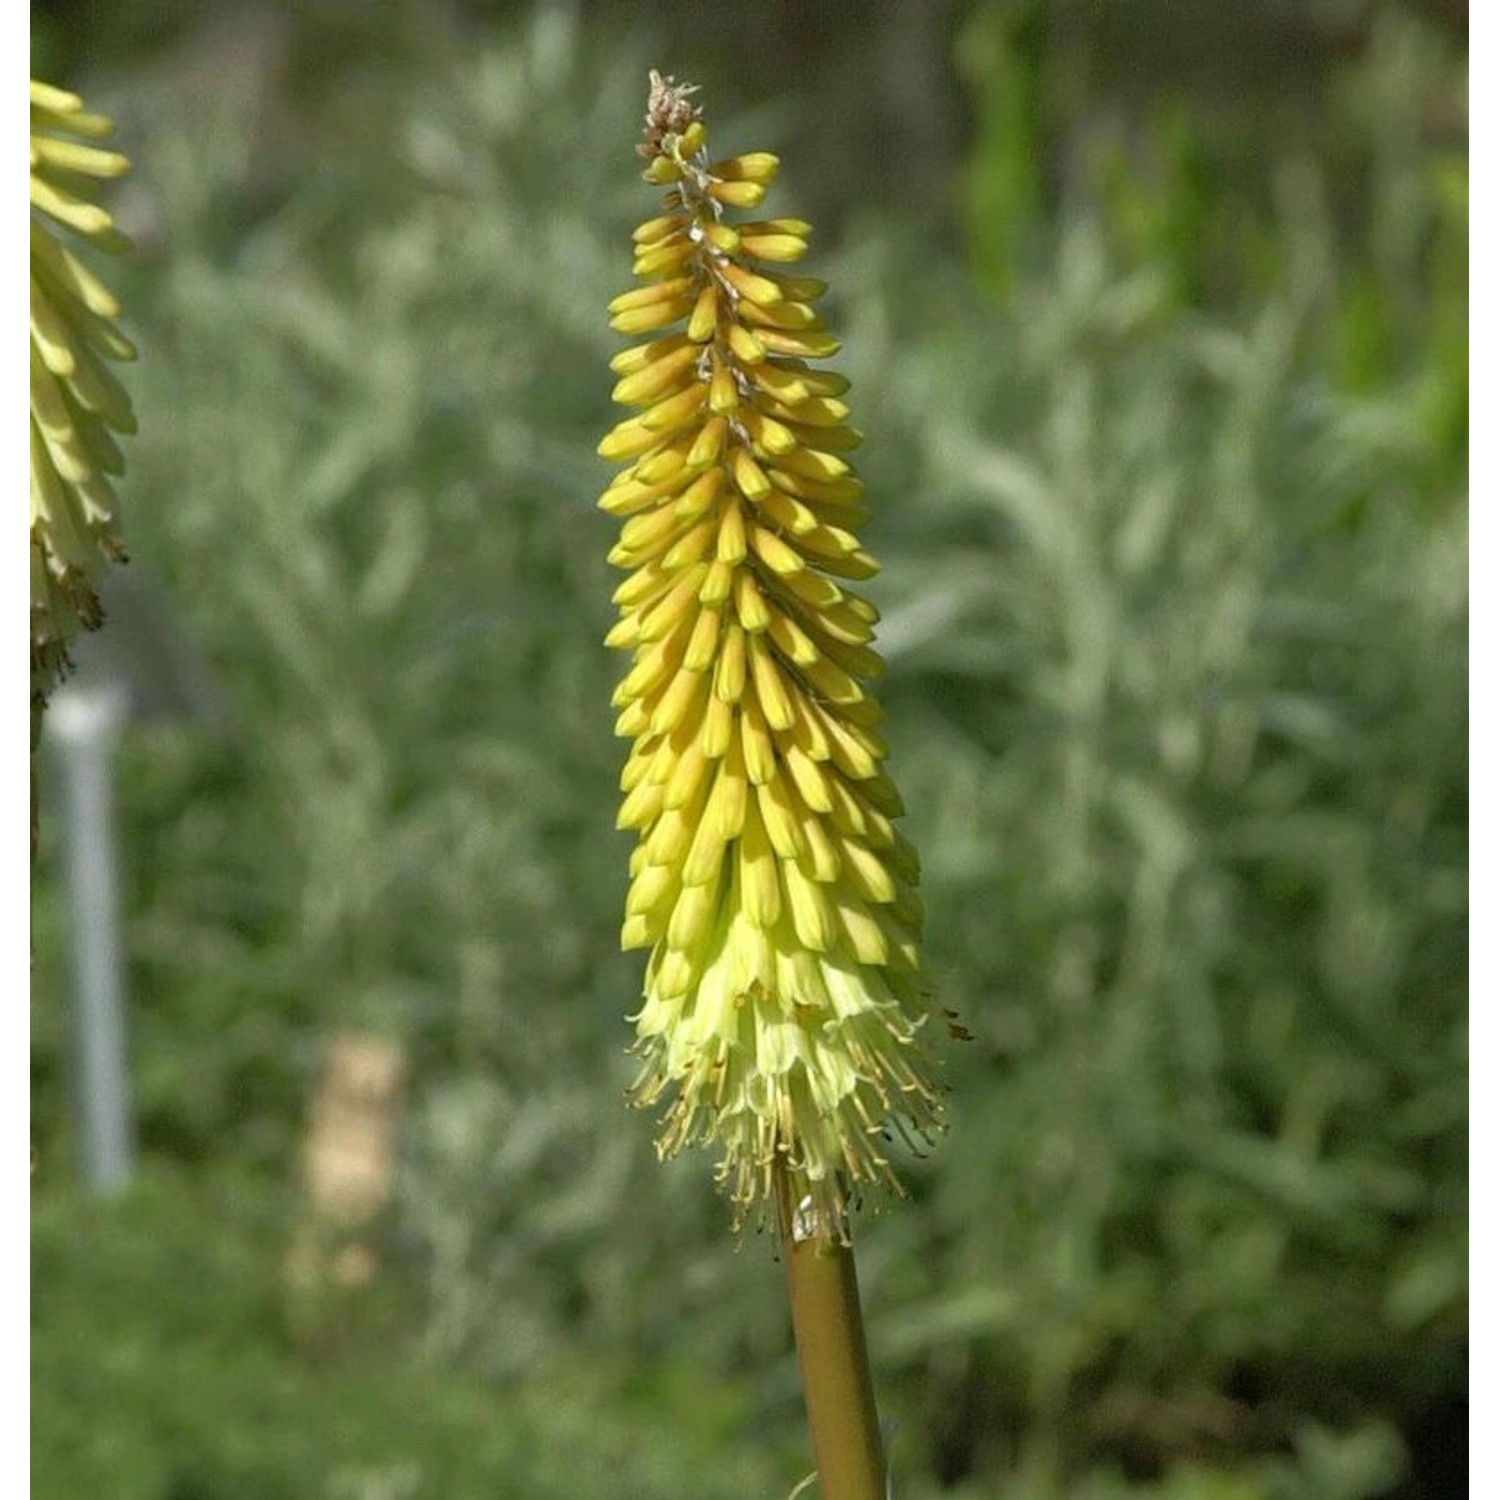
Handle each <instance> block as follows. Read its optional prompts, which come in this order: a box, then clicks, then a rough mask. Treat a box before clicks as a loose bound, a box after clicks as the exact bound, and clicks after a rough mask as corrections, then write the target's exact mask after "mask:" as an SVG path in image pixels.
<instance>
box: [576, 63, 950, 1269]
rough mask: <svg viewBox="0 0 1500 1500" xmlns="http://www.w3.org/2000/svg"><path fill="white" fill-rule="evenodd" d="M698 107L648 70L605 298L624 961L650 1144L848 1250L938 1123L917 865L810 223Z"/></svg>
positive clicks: (871, 564) (860, 492)
mask: <svg viewBox="0 0 1500 1500" xmlns="http://www.w3.org/2000/svg"><path fill="white" fill-rule="evenodd" d="M693 92H694V91H693V90H692V89H691V88H689V87H685V86H682V85H678V84H675V83H674V82H672V81H671V80H670V79H663V78H661V77H660V76H659V75H657V74H654V73H653V74H652V77H651V93H650V98H649V102H648V109H647V115H646V131H645V138H644V140H643V142H642V144H641V147H640V150H641V154H642V155H643V156H644V157H645V159H646V168H645V173H644V175H645V177H646V179H647V181H649V182H652V183H655V184H658V185H660V186H661V187H663V188H664V189H665V190H666V192H665V198H664V201H663V202H662V204H661V212H660V213H658V214H656V215H655V216H653V217H651V218H649V219H647V220H646V222H645V223H643V224H642V225H641V226H640V227H639V228H638V229H637V230H636V231H635V236H634V241H635V273H636V276H637V278H638V280H639V281H640V283H641V284H640V285H638V286H637V287H636V288H634V289H633V290H631V291H628V292H624V293H622V294H621V295H620V296H619V297H616V298H615V300H614V301H613V302H612V303H611V304H610V312H611V314H612V324H613V326H614V327H615V328H616V329H617V330H618V331H619V332H621V333H623V334H627V335H632V336H637V337H640V338H642V340H643V341H642V342H639V343H637V344H635V345H634V346H633V347H631V348H629V349H627V350H625V351H624V352H623V353H621V354H619V355H617V356H616V357H615V359H614V361H613V368H614V370H615V372H616V374H617V375H618V376H619V382H618V384H617V385H616V386H615V389H614V397H615V399H616V400H617V401H618V402H620V403H621V404H622V405H625V406H627V407H631V408H633V409H634V414H633V415H631V416H630V417H628V418H627V419H626V420H624V421H623V422H621V423H620V424H619V425H618V426H617V427H615V429H614V430H613V431H612V432H611V433H610V434H609V435H608V436H607V437H606V438H605V439H604V441H603V442H602V443H601V444H600V445H599V451H600V453H601V454H602V455H603V456H604V457H606V458H609V459H612V460H617V461H619V462H621V463H622V465H623V467H622V468H621V470H620V472H619V473H618V474H617V476H616V477H615V479H614V481H613V482H612V483H611V484H610V486H609V488H608V489H607V490H606V491H605V493H604V495H603V496H602V498H601V499H600V502H599V503H600V505H601V507H602V508H603V509H604V510H606V511H608V512H609V513H610V514H612V515H614V516H617V517H619V518H620V519H621V520H622V521H623V523H624V524H623V527H622V530H621V533H620V538H619V542H618V544H617V545H616V547H615V548H614V550H613V552H612V553H611V554H610V560H611V562H613V563H615V564H616V565H617V566H619V567H621V568H623V569H625V570H627V572H628V574H629V577H628V578H627V579H626V581H625V582H624V583H623V584H622V585H621V586H620V588H619V589H618V590H617V591H616V594H615V601H616V603H617V604H618V605H619V609H620V619H619V623H618V624H617V625H616V626H615V628H614V630H612V631H611V632H610V635H609V638H608V640H609V644H610V645H612V646H616V647H619V648H621V649H623V650H627V651H629V652H631V654H632V661H631V666H630V670H629V671H628V672H627V674H626V676H625V678H624V680H623V681H622V682H621V683H620V686H619V688H618V690H617V691H616V694H615V704H616V707H617V708H618V709H619V710H620V717H619V720H618V724H617V731H618V733H620V734H621V735H623V736H626V737H628V738H629V739H631V740H632V741H633V746H632V749H631V753H630V756H629V758H628V760H627V762H626V765H625V770H624V773H623V775H622V777H621V787H622V790H623V792H624V794H625V797H624V803H623V805H622V807H621V810H620V817H619V824H620V826H621V827H623V828H628V829H631V830H633V831H634V832H635V833H636V835H637V844H636V848H635V853H634V855H633V857H632V859H631V866H630V869H631V877H632V879H631V886H630V893H629V896H628V898H627V904H626V918H625V925H624V930H623V933H622V942H623V944H624V946H625V947H626V948H645V949H649V950H650V957H649V960H648V963H647V970H646V982H645V995H644V1001H643V1004H642V1007H641V1010H640V1011H639V1013H638V1015H637V1016H636V1029H637V1033H638V1043H637V1051H638V1052H639V1054H640V1056H641V1058H642V1062H643V1068H642V1072H641V1076H640V1078H639V1080H638V1081H637V1084H636V1086H635V1090H634V1098H635V1100H636V1102H638V1103H641V1104H645V1105H652V1104H656V1103H658V1102H662V1103H664V1104H665V1106H666V1114H665V1119H664V1130H663V1134H662V1136H661V1139H660V1142H659V1145H660V1150H661V1152H662V1154H663V1155H669V1154H671V1153H674V1152H675V1151H677V1150H678V1149H679V1148H680V1147H682V1146H684V1145H689V1144H693V1143H707V1144H712V1145H715V1146H717V1147H718V1149H719V1151H720V1153H721V1162H720V1175H721V1178H723V1179H725V1180H727V1182H728V1183H729V1185H730V1187H731V1190H732V1193H733V1197H734V1199H735V1202H736V1204H737V1206H738V1208H739V1209H740V1210H741V1211H742V1212H743V1211H744V1210H746V1209H751V1210H753V1209H755V1208H757V1207H759V1208H762V1209H764V1208H765V1207H767V1206H768V1205H769V1203H770V1200H771V1198H772V1195H773V1191H774V1184H775V1178H776V1175H777V1168H778V1167H779V1168H780V1169H781V1170H782V1171H784V1173H785V1175H786V1177H787V1179H788V1181H789V1184H790V1188H791V1192H792V1197H793V1201H794V1202H795V1203H797V1204H798V1205H800V1207H801V1214H802V1216H803V1218H804V1220H805V1222H806V1225H807V1228H808V1230H809V1232H811V1233H816V1234H819V1235H822V1236H827V1237H831V1238H834V1239H838V1240H843V1239H845V1238H846V1237H847V1221H846V1212H847V1206H848V1197H849V1195H850V1193H851V1190H853V1189H854V1188H856V1187H857V1186H858V1185H860V1184H863V1183H869V1182H877V1181H878V1182H884V1183H886V1184H887V1185H889V1186H892V1187H896V1186H897V1181H896V1178H895V1176H894V1174H893V1172H892V1170H891V1166H890V1163H889V1160H888V1155H887V1148H888V1143H889V1141H890V1139H891V1137H892V1135H893V1134H895V1135H901V1136H905V1137H907V1138H908V1139H909V1140H913V1141H915V1142H916V1143H920V1142H923V1141H926V1140H928V1139H929V1138H930V1136H931V1134H932V1133H933V1132H934V1131H935V1130H936V1129H937V1128H938V1089H937V1085H936V1081H935V1073H934V1065H933V1062H932V1059H931V1056H930V1054H929V1052H928V1050H927V1047H926V1044H925V1040H924V1037H923V1028H924V1023H925V1022H926V1021H927V1020H928V1016H929V1012H930V1000H929V996H928V986H927V984H926V981H925V979H924V977H923V972H922V966H921V958H920V954H919V942H920V936H921V925H922V908H921V904H920V902H919V901H918V899H917V895H916V886H917V873H918V870H917V857H916V854H915V851H914V850H913V849H912V847H911V845H910V844H909V843H907V841H906V840H905V839H904V838H903V837H902V835H901V834H900V833H899V832H898V831H897V829H896V827H895V822H894V820H895V819H896V818H897V817H898V816H899V814H900V813H901V810H902V809H901V801H900V798H899V796H898V795H897V792H896V788H895V786H894V785H893V784H892V782H891V781H890V779H889V778H888V777H887V776H886V774H885V772H884V769H883V761H884V758H885V745H884V742H883V740H882V739H881V736H880V734H879V733H878V731H877V725H878V724H879V721H880V717H881V715H880V709H879V706H878V704H877V703H876V701H875V699H874V697H873V696H872V694H871V691H870V688H869V683H870V681H871V679H873V678H874V677H875V676H877V675H878V673H879V671H880V669H881V663H880V659H879V657H878V656H877V654H876V652H875V650H874V647H873V640H874V631H875V623H876V620H877V618H878V616H877V612H876V610H875V608H874V607H873V606H872V605H871V604H870V603H869V602H868V601H867V600H866V599H864V598H863V597H862V596H861V595H860V594H859V593H858V592H856V591H855V590H854V589H853V588H852V587H851V586H850V585H851V583H853V582H857V581H859V580H861V579H866V578H869V577H870V576H871V575H872V574H873V573H874V572H875V571H876V563H875V560H874V559H873V558H872V557H871V556H870V555H869V553H868V552H866V551H865V550H864V548H863V547H862V546H861V545H860V542H859V538H858V532H859V529H860V527H861V525H862V523H863V521H864V519H865V510H864V506H863V498H864V489H863V486H862V485H861V483H860V481H859V480H858V478H856V476H855V474H854V472H853V470H852V468H851V466H850V463H849V459H848V457H847V455H848V454H849V453H850V452H851V451H852V450H853V449H854V448H855V447H856V446H857V445H858V443H859V433H858V432H857V431H856V430H855V429H854V428H853V427H851V426H849V425H848V422H847V417H848V408H847V407H846V406H845V404H844V402H843V400H842V399H841V398H842V396H843V395H844V393H845V391H846V390H847V388H848V382H847V381H846V380H845V379H844V378H843V377H842V376H840V375H837V374H834V373H832V372H830V371H828V370H825V369H820V368H817V367H816V366H815V365H814V364H813V363H811V361H817V360H822V359H824V358H826V357H827V356H828V355H830V354H832V353H834V352H835V351H836V349H837V348H838V344H837V341H836V340H835V339H833V338H832V337H831V336H830V335H829V333H828V332H827V330H826V328H825V327H824V323H823V319H822V318H821V317H820V316H819V314H818V312H817V311H816V304H817V302H818V300H819V298H820V297H821V296H822V295H823V293H824V291H825V290H826V288H825V287H824V285H823V283H822V282H820V281H817V280H814V279H812V278H810V277H806V276H801V275H794V274H791V273H789V272H788V271H786V270H785V269H784V267H786V266H787V265H789V264H791V263H794V262H796V261H799V260H801V259H802V257H803V255H804V254H805V253H806V250H807V243H808V235H809V232H810V226H809V225H807V224H806V223H804V222H803V221H802V220H800V219H792V218H758V217H757V218H745V217H742V216H743V215H744V214H745V213H747V212H751V211H754V210H757V209H758V208H759V206H760V204H761V202H762V200H763V199H764V198H765V195H766V190H767V187H768V185H769V184H770V183H771V182H772V180H773V179H774V178H775V176H776V171H777V166H778V162H777V159H776V158H775V157H774V156H772V155H770V154H768V153H766V152H754V153H750V154H748V155H743V156H735V157H730V158H728V159H726V160H721V161H712V160H711V159H710V157H709V155H708V151H707V131H706V128H705V126H704V123H703V120H702V118H701V116H700V112H699V110H698V108H697V107H696V104H695V103H694V100H693V97H692V96H693Z"/></svg>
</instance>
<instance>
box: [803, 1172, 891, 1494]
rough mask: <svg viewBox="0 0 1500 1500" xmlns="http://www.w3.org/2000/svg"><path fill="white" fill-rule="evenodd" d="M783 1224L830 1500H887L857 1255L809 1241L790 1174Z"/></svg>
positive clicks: (822, 1479)
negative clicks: (860, 1294)
mask: <svg viewBox="0 0 1500 1500" xmlns="http://www.w3.org/2000/svg"><path fill="white" fill-rule="evenodd" d="M777 1179H778V1181H777V1186H778V1204H777V1210H778V1212H777V1220H778V1228H779V1231H780V1238H781V1255H782V1260H783V1261H784V1262H785V1264H786V1279H787V1294H788V1297H789V1300H790V1302H791V1309H792V1331H793V1333H794V1335H795V1337H796V1340H797V1362H798V1364H799V1366H800V1367H801V1370H802V1396H803V1402H804V1404H805V1405H806V1407H807V1425H808V1429H809V1431H810V1432H811V1433H812V1443H813V1459H814V1462H815V1463H816V1464H817V1470H818V1487H819V1490H820V1493H821V1494H822V1495H823V1497H824V1500H885V1495H886V1492H887V1478H886V1461H885V1446H884V1444H883V1443H882V1441H881V1435H880V1418H879V1416H878V1414H877V1412H876V1408H875V1383H874V1380H873V1379H872V1377H871V1374H870V1358H869V1354H868V1352H867V1349H866V1345H865V1327H864V1317H863V1314H862V1313H861V1312H860V1306H859V1283H858V1281H857V1279H856V1277H855V1271H854V1251H853V1250H852V1249H851V1248H850V1246H849V1245H848V1244H847V1243H844V1242H843V1241H842V1240H840V1239H839V1238H837V1237H832V1236H828V1235H823V1234H817V1233H808V1232H807V1231H808V1229H809V1227H810V1226H808V1225H806V1224H805V1223H803V1222H802V1221H801V1220H800V1219H799V1216H798V1215H799V1209H798V1205H796V1204H795V1203H793V1201H792V1197H791V1188H790V1184H789V1183H788V1181H787V1176H786V1173H785V1172H784V1171H778V1173H777Z"/></svg>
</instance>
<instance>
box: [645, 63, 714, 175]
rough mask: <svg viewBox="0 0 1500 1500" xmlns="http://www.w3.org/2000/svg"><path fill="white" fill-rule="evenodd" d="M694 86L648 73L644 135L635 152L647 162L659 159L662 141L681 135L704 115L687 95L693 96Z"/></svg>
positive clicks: (695, 90)
mask: <svg viewBox="0 0 1500 1500" xmlns="http://www.w3.org/2000/svg"><path fill="white" fill-rule="evenodd" d="M697 92H698V85H697V84H696V83H678V82H677V80H676V79H675V78H663V77H662V76H661V74H660V73H658V72H657V71H656V69H655V68H652V70H651V92H650V93H649V94H648V95H647V96H646V135H645V138H644V139H643V140H642V141H641V143H640V145H639V146H637V147H636V148H635V149H636V150H637V151H638V152H640V154H641V155H642V156H643V157H645V159H646V160H647V161H650V160H651V158H652V157H653V156H660V155H661V151H662V141H663V140H664V139H665V138H666V137H667V136H669V135H681V134H682V132H683V131H684V130H686V129H687V128H688V126H689V125H691V124H692V123H693V121H694V120H696V119H698V118H699V116H700V115H701V114H702V113H703V112H702V110H700V109H699V108H698V106H697V105H696V104H694V103H693V101H692V100H691V99H689V98H688V95H689V94H696V93H697Z"/></svg>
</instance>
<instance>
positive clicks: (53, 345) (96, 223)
mask: <svg viewBox="0 0 1500 1500" xmlns="http://www.w3.org/2000/svg"><path fill="white" fill-rule="evenodd" d="M113 130H114V127H113V126H112V125H111V123H110V122H109V121H108V120H107V119H105V118H104V117H103V116H102V115H95V114H90V113H89V112H88V111H86V110H85V109H84V108H83V102H82V100H80V99H79V98H78V96H77V95H76V94H70V93H68V92H66V91H65V90H63V89H59V88H53V87H52V86H51V85H49V84H45V83H38V82H37V81H36V80H35V79H33V80H32V82H31V210H32V220H31V733H32V745H33V748H34V747H35V745H36V741H37V737H38V736H39V734H40V732H41V722H42V714H43V711H44V710H45V708H46V703H47V697H48V695H49V694H50V693H51V691H52V689H53V687H54V686H56V684H57V681H58V679H59V678H60V677H61V676H62V675H63V673H64V672H65V671H66V670H67V667H68V663H69V658H68V647H69V643H70V642H71V640H72V639H73V637H74V636H75V635H76V634H77V632H78V631H79V630H92V629H95V628H96V627H97V626H98V625H99V624H100V623H101V621H102V620H103V611H102V610H101V608H100V605H99V596H98V592H97V590H98V584H99V580H100V578H101V577H102V575H103V573H104V568H105V565H106V563H107V562H109V561H111V560H114V561H123V560H124V557H125V548H124V546H123V544H122V543H121V540H120V537H119V533H118V530H117V528H116V517H115V512H116V504H115V495H114V489H113V486H112V485H111V482H110V476H113V475H118V474H119V473H120V471H121V469H122V467H123V464H122V459H121V454H120V450H119V447H118V446H117V444H116V443H115V440H114V438H113V436H112V435H111V434H112V433H132V432H134V431H135V417H134V415H133V413H132V411H131V406H130V397H129V396H128V395H127V394H126V392H125V389H124V387H123V386H122V385H121V384H120V382H119V381H118V380H116V379H115V377H114V375H113V374H112V373H111V372H110V370H109V368H108V366H107V365H106V364H105V363H104V360H105V359H110V360H129V359H134V358H135V347H134V346H133V345H132V344H131V342H130V340H129V339H127V338H126V337H125V336H124V334H122V333H121V332H120V331H119V329H118V328H117V327H116V326H115V323H114V319H115V318H116V317H118V316H119V312H120V305H119V303H118V302H117V301H116V299H115V297H114V295H113V294H112V293H111V292H110V291H109V289H108V288H107V287H106V286H105V285H104V283H103V282H102V281H100V280H99V278H98V277H97V276H95V275H94V273H93V272H92V271H90V270H89V269H88V268H87V267H86V266H85V265H84V264H83V262H82V261H81V260H79V259H78V258H77V257H76V256H75V255H74V254H73V252H72V251H71V250H70V249H68V248H67V246H66V245H65V244H64V243H63V242H62V239H61V238H60V237H59V232H60V231H65V232H67V233H70V234H76V235H79V236H81V237H82V238H84V239H86V240H88V241H89V242H90V244H91V245H92V246H93V248H94V249H96V250H103V251H106V252H110V253H115V252H118V251H120V250H123V249H126V248H127V247H128V241H127V240H126V239H125V237H124V236H123V235H122V234H120V232H119V231H118V230H117V229H115V227H114V221H113V219H111V217H110V215H109V213H108V211H107V210H105V209H103V208H101V207H100V206H99V205H98V204H96V203H93V202H91V201H90V195H91V192H92V182H91V181H90V179H94V180H105V179H109V178H114V177H119V176H120V175H121V174H122V173H124V172H125V171H127V170H128V169H129V165H130V163H129V162H128V161H127V159H126V158H125V157H123V156H121V155H120V154H119V153H118V152H116V151H109V150H105V149H103V148H101V147H100V146H97V145H93V144H88V143H89V142H95V141H100V140H104V139H107V138H108V137H109V136H110V135H111V134H112V133H113Z"/></svg>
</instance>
